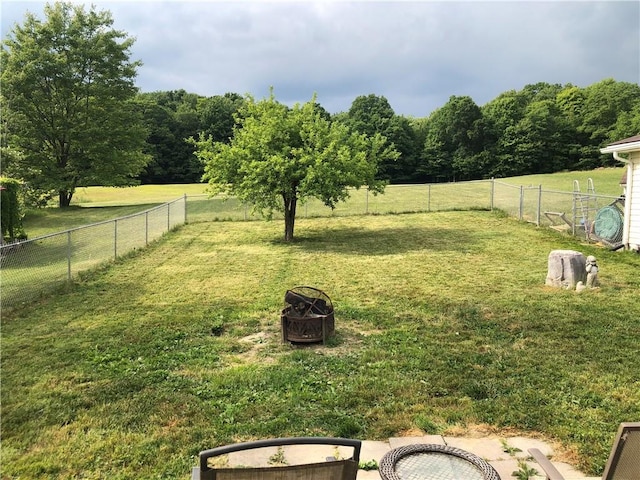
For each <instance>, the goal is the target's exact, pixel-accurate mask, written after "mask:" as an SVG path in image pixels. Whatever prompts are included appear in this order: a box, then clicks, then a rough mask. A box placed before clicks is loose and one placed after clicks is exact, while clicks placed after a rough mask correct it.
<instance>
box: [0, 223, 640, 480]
mask: <svg viewBox="0 0 640 480" xmlns="http://www.w3.org/2000/svg"><path fill="white" fill-rule="evenodd" d="M281 236H282V225H281V224H280V222H278V221H273V222H201V223H194V224H189V225H186V226H184V227H181V228H179V229H178V230H176V231H173V232H171V233H169V234H168V235H167V236H166V237H164V239H162V240H161V241H159V242H156V243H154V244H152V245H151V246H150V247H148V248H147V249H143V250H141V251H138V252H137V253H136V254H133V255H130V256H128V257H127V258H125V259H122V260H118V261H117V262H116V263H114V264H111V265H107V266H104V267H103V268H101V269H99V270H96V271H93V272H90V273H87V274H85V275H83V276H82V277H81V278H80V279H79V280H77V281H76V282H75V283H74V284H73V285H71V286H70V287H68V288H67V289H65V291H64V292H57V293H56V294H54V295H51V296H48V297H44V298H42V299H40V300H39V301H38V302H36V303H33V304H29V305H25V306H23V307H21V308H16V309H12V310H8V311H3V316H2V365H1V367H2V379H1V381H2V389H1V400H2V418H1V422H2V425H1V426H2V450H3V452H2V472H3V477H4V478H34V479H39V478H46V479H53V478H56V479H71V478H107V477H109V478H120V479H125V478H167V479H185V480H186V479H187V478H189V470H190V468H191V466H193V465H195V464H196V460H195V455H196V454H197V452H198V451H200V450H202V449H205V448H209V447H212V446H216V445H220V444H225V443H229V442H236V441H242V440H249V439H256V438H265V437H275V436H295V435H329V436H346V437H353V438H361V439H384V438H387V437H390V436H397V435H403V434H405V432H418V431H422V432H424V433H440V434H464V433H465V432H469V431H478V430H482V431H484V432H490V433H493V434H497V435H505V436H507V435H509V436H512V435H517V434H518V433H523V434H527V435H531V436H540V437H541V438H545V439H550V440H553V441H556V442H558V444H559V446H560V451H561V452H562V454H561V458H563V459H566V460H569V461H571V462H572V463H573V464H574V465H576V466H578V467H579V468H581V469H583V470H586V471H587V472H590V473H592V474H598V473H599V472H601V470H602V468H603V466H604V463H605V461H606V458H607V456H608V449H609V447H610V444H611V441H612V438H613V435H614V433H615V430H616V428H617V425H618V423H619V422H621V421H628V420H636V419H638V418H640V384H639V383H638V382H639V380H638V376H637V361H636V360H637V358H638V353H639V352H638V341H637V339H638V338H640V302H639V301H638V288H639V287H640V280H639V277H638V268H639V267H640V256H638V255H636V254H633V253H630V252H610V251H607V250H603V249H600V248H598V247H597V246H595V245H586V244H581V243H580V242H577V241H575V240H573V239H571V238H569V237H567V236H564V235H560V234H558V233H556V232H554V231H552V230H550V229H540V228H536V227H535V226H533V225H528V224H526V223H522V222H517V221H515V220H513V219H511V218H507V217H506V216H504V215H501V214H498V213H491V212H486V211H472V212H459V211H456V212H432V213H408V214H395V215H379V216H357V217H353V216H351V217H333V218H308V219H300V220H299V221H298V225H297V229H296V236H297V240H296V241H295V242H293V243H290V244H287V243H283V242H282V241H281ZM553 249H575V250H580V251H582V252H583V253H584V254H585V255H589V254H593V255H596V256H597V258H598V260H599V265H600V268H601V270H600V272H601V282H602V287H601V288H600V289H598V290H592V291H586V292H582V293H576V292H575V291H567V290H559V289H554V288H550V287H547V286H545V284H544V280H545V275H546V271H547V257H548V254H549V252H550V251H551V250H553ZM297 285H311V286H314V287H316V288H320V289H321V290H323V291H325V293H327V294H328V295H329V296H330V298H331V299H332V301H333V304H334V307H335V316H336V336H335V337H333V338H332V339H331V341H330V342H329V344H328V345H327V346H321V345H290V344H286V343H285V344H283V343H281V341H280V324H279V315H280V311H281V309H282V308H283V298H284V294H285V292H286V290H287V289H290V288H292V287H294V286H297ZM364 460H369V459H364ZM378 460H379V459H378Z"/></svg>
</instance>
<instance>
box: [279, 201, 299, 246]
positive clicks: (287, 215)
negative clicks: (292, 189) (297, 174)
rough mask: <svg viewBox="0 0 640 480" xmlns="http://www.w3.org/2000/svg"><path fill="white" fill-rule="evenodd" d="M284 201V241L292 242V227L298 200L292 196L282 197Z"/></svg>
mask: <svg viewBox="0 0 640 480" xmlns="http://www.w3.org/2000/svg"><path fill="white" fill-rule="evenodd" d="M282 198H283V200H284V241H285V242H290V241H292V240H293V227H294V225H295V223H296V204H297V202H298V198H297V197H296V196H295V195H294V196H293V197H288V196H287V195H283V196H282Z"/></svg>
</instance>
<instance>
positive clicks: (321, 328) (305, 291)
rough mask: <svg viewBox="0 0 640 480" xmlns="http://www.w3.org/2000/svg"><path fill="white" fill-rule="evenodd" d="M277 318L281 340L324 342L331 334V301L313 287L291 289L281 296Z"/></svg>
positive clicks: (332, 330)
mask: <svg viewBox="0 0 640 480" xmlns="http://www.w3.org/2000/svg"><path fill="white" fill-rule="evenodd" d="M284 302H285V308H284V309H283V310H282V314H281V315H280V325H281V328H282V341H283V342H294V343H298V342H299V343H314V342H322V343H323V344H324V343H325V342H326V340H327V338H329V337H330V336H332V335H333V334H334V331H335V321H334V318H333V305H332V304H331V299H330V298H329V297H328V296H327V294H326V293H324V292H323V291H321V290H318V289H317V288H313V287H304V286H300V287H295V288H293V289H291V290H287V293H286V294H285V296H284Z"/></svg>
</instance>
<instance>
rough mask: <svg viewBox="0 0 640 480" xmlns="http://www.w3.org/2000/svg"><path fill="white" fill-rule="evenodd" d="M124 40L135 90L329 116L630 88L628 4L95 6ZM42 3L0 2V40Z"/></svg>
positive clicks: (634, 58)
mask: <svg viewBox="0 0 640 480" xmlns="http://www.w3.org/2000/svg"><path fill="white" fill-rule="evenodd" d="M74 3H85V4H86V5H87V8H88V7H89V6H90V5H91V4H93V5H95V6H96V7H97V9H98V10H109V11H110V12H111V13H112V15H113V19H114V28H116V29H118V30H123V31H124V32H126V33H127V34H128V35H129V36H130V37H133V38H135V43H134V45H133V47H132V49H131V59H132V60H140V61H142V63H143V65H142V66H141V67H140V68H139V70H138V76H137V80H136V84H137V86H138V87H139V88H140V91H142V92H152V91H166V90H179V89H184V90H186V91H187V92H189V93H196V94H199V95H203V96H213V95H223V94H224V93H226V92H234V93H239V94H241V95H244V94H251V95H252V96H253V97H254V98H256V99H260V98H264V97H266V96H268V95H269V89H270V88H271V87H273V91H274V94H275V96H276V98H277V100H279V101H280V102H282V103H285V104H287V105H293V104H294V103H296V102H300V103H303V102H306V101H308V100H310V99H311V98H312V96H313V95H314V94H316V95H317V101H318V102H319V103H320V104H321V105H322V106H323V107H324V108H325V109H326V110H328V111H329V112H330V113H338V112H344V111H348V110H349V108H350V106H351V104H352V102H353V100H354V99H355V98H356V97H358V96H361V95H370V94H374V95H377V96H384V97H385V98H386V99H387V100H388V101H389V103H390V105H391V107H392V108H393V109H394V111H395V113H396V114H398V115H405V116H413V117H426V116H429V114H431V113H432V112H433V111H434V110H436V109H437V108H440V107H442V106H443V105H445V104H446V103H447V101H448V100H449V98H450V97H451V96H452V95H456V96H469V97H471V98H472V99H473V100H474V102H475V103H476V104H477V105H479V106H482V105H484V104H485V103H487V102H489V101H491V100H493V99H494V98H496V97H497V96H498V95H500V94H501V93H503V92H505V91H508V90H521V89H522V88H523V87H525V86H526V85H528V84H534V83H538V82H547V83H554V84H555V83H559V84H562V85H565V84H568V83H570V84H572V85H576V86H578V87H587V86H589V85H591V84H593V83H596V82H599V81H601V80H604V79H607V78H613V79H615V80H617V81H624V82H634V83H640V2H639V1H637V0H635V1H631V0H629V1H612V0H605V1H562V0H556V1H549V2H543V1H508V0H502V1H491V2H488V1H472V0H468V1H454V0H449V1H446V0H445V1H442V0H441V1H417V2H410V1H403V0H395V1H373V0H370V1H364V0H361V1H351V2H348V1H337V0H333V1H316V2H313V1H301V0H300V1H289V2H286V1H249V0H236V1H214V0H211V1H164V2H157V1H143V0H140V1H115V2H114V1H100V0H93V1H89V2H80V1H75V2H74ZM44 5H45V3H44V2H36V1H15V0H3V1H2V5H1V6H0V8H1V11H0V12H1V13H0V15H1V24H2V38H3V39H4V38H5V37H6V35H7V34H8V33H9V32H10V30H11V28H12V26H13V25H14V24H15V23H21V22H22V21H23V20H24V15H25V13H26V12H27V11H30V12H32V13H34V14H36V15H38V16H41V15H42V12H43V10H44Z"/></svg>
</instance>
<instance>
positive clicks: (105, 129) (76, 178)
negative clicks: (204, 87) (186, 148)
mask: <svg viewBox="0 0 640 480" xmlns="http://www.w3.org/2000/svg"><path fill="white" fill-rule="evenodd" d="M44 14H45V20H44V21H43V20H40V19H39V18H38V17H36V16H35V15H34V14H32V13H28V14H27V15H26V17H25V20H24V23H23V24H22V25H16V26H15V27H14V28H13V30H12V31H11V32H10V33H9V35H8V37H7V39H6V40H5V41H4V42H3V44H2V53H1V55H2V67H3V68H2V76H1V80H2V96H3V97H4V98H3V105H4V106H5V111H4V115H5V116H6V121H7V137H6V139H7V145H6V146H8V147H10V148H14V149H17V150H19V151H20V152H21V155H20V156H18V157H16V160H14V161H12V164H11V165H10V171H9V172H8V173H9V174H11V175H13V176H15V177H16V178H20V179H22V180H24V181H26V182H27V184H28V186H29V187H30V188H32V189H34V190H36V191H37V192H38V193H39V194H40V195H41V197H43V198H45V199H46V198H52V197H53V196H54V195H56V194H57V195H58V201H59V205H60V206H61V207H66V206H68V205H69V203H70V202H71V198H72V197H73V194H74V192H75V189H76V188H77V187H80V186H88V185H108V186H124V185H130V184H135V183H136V181H135V176H136V175H137V174H138V173H139V172H140V171H141V169H142V168H143V167H144V165H145V163H146V162H147V159H148V157H147V156H146V155H145V154H143V148H144V141H145V137H146V131H145V129H144V127H143V126H142V122H141V120H140V116H139V114H138V112H137V110H136V109H135V107H134V105H133V103H132V99H133V97H134V96H135V94H136V91H137V88H136V87H135V85H134V79H135V77H136V70H137V68H138V66H139V65H140V63H139V62H134V61H131V60H130V48H131V46H132V44H133V40H132V39H131V38H129V37H127V35H126V34H125V33H124V32H121V31H118V30H114V29H113V28H112V25H113V19H112V17H111V14H110V12H108V11H97V10H96V9H95V7H91V9H90V10H88V11H86V10H85V8H84V6H82V5H77V4H72V3H61V2H57V3H54V4H48V5H46V6H45V9H44Z"/></svg>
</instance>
